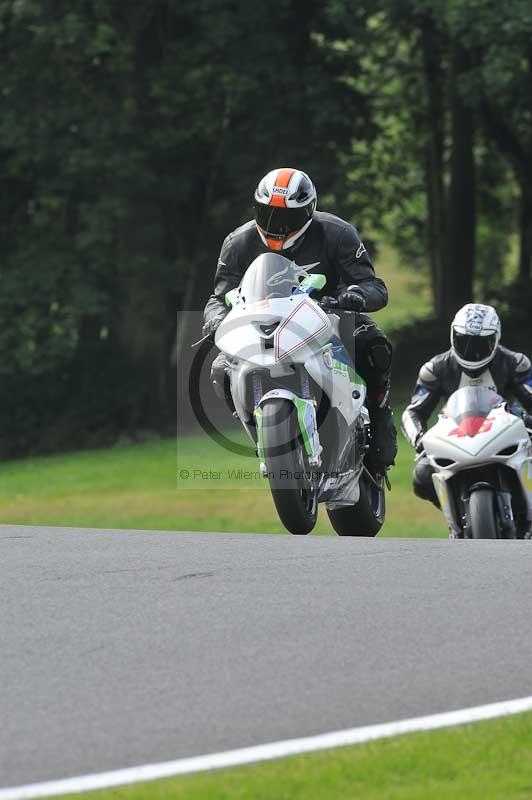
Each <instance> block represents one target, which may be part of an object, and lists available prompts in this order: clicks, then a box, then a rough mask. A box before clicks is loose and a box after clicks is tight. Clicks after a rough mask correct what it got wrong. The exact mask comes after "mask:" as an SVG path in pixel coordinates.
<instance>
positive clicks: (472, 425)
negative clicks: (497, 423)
mask: <svg viewBox="0 0 532 800" xmlns="http://www.w3.org/2000/svg"><path fill="white" fill-rule="evenodd" d="M493 423H494V420H493V419H490V418H489V417H466V419H463V420H462V422H461V423H460V424H459V426H458V427H457V428H454V430H452V431H449V436H457V437H458V438H462V437H464V436H471V437H473V436H476V435H477V433H487V432H488V431H490V430H491V429H492V427H493Z"/></svg>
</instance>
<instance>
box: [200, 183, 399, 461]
mask: <svg viewBox="0 0 532 800" xmlns="http://www.w3.org/2000/svg"><path fill="white" fill-rule="evenodd" d="M316 203H317V194H316V189H315V187H314V185H313V183H312V181H311V180H310V178H309V176H308V175H307V174H306V173H305V172H302V171H301V170H297V169H291V168H281V169H274V170H272V171H271V172H268V174H267V175H265V176H264V178H262V180H261V181H260V182H259V184H258V186H257V188H256V190H255V196H254V211H255V214H254V219H252V220H250V221H249V222H246V223H245V224H244V225H242V226H240V227H239V228H237V229H236V230H234V231H233V232H232V233H230V234H229V236H227V238H226V239H225V241H224V243H223V245H222V249H221V252H220V257H219V259H218V267H217V270H216V275H215V279H214V292H213V294H212V295H211V296H210V298H209V300H208V302H207V305H206V306H205V311H204V321H205V324H204V326H203V335H204V336H210V337H211V338H214V334H215V332H216V329H217V328H218V326H219V324H220V323H221V321H222V320H223V318H224V317H225V315H226V314H227V313H228V311H229V309H228V308H227V306H226V305H225V294H226V292H228V291H230V290H231V289H234V288H235V287H237V286H238V285H239V283H240V281H241V279H242V276H243V275H244V272H245V271H246V269H247V267H248V266H249V265H250V264H251V262H252V261H254V259H255V258H257V256H259V255H261V254H262V253H267V252H268V251H273V252H278V253H281V254H282V255H284V256H286V257H288V258H289V259H291V260H293V261H295V262H296V263H297V264H298V265H299V266H302V267H303V266H304V267H305V270H306V271H307V272H313V271H317V272H320V273H323V274H324V275H325V276H326V279H327V283H326V290H327V294H328V295H333V296H334V298H335V299H336V300H337V301H338V307H339V308H340V309H346V310H350V311H356V312H359V313H357V314H350V315H340V316H341V322H340V336H341V338H342V341H343V342H344V344H345V346H346V348H347V350H348V351H349V354H350V355H351V357H352V358H353V360H354V362H355V364H356V365H357V371H358V372H359V373H360V375H361V376H362V377H363V378H364V380H365V381H366V384H367V390H368V394H367V404H368V411H369V414H370V422H371V439H372V444H371V448H370V452H369V454H368V455H369V463H370V465H371V467H372V468H373V469H374V471H375V472H376V473H379V474H383V473H384V472H385V471H386V469H387V468H388V467H390V466H391V465H393V463H394V459H395V455H396V452H397V435H396V431H395V426H394V423H393V415H392V411H391V408H390V405H389V402H388V396H389V391H390V375H391V361H392V349H391V345H390V343H389V342H388V340H387V338H386V336H385V335H384V333H383V332H382V331H381V330H380V328H378V326H377V325H376V324H375V323H374V322H373V320H372V319H371V318H370V317H369V316H367V315H366V314H365V313H362V312H364V311H378V310H379V309H381V308H383V307H384V306H385V305H386V304H387V302H388V292H387V289H386V286H385V284H384V282H383V281H382V280H381V279H380V278H377V277H376V275H375V270H374V269H373V265H372V263H371V261H370V258H369V256H368V253H367V250H366V248H365V246H364V244H363V243H362V242H361V240H360V239H359V236H358V233H357V231H356V230H355V228H354V227H353V226H352V225H350V224H349V223H348V222H345V221H344V220H343V219H340V218H339V217H336V216H334V215H333V214H328V213H325V212H323V211H316ZM318 297H323V293H321V294H320V293H318ZM225 367H226V361H225V356H224V354H223V353H220V354H219V355H218V356H217V357H216V359H215V360H214V362H213V366H212V372H211V378H212V381H213V384H214V388H215V391H216V393H217V395H218V396H219V397H220V398H226V399H229V397H230V395H228V391H229V390H228V386H227V382H226V372H225Z"/></svg>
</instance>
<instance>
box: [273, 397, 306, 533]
mask: <svg viewBox="0 0 532 800" xmlns="http://www.w3.org/2000/svg"><path fill="white" fill-rule="evenodd" d="M262 433H263V441H264V459H265V462H266V469H267V471H268V480H269V482H270V489H271V493H272V497H273V502H274V503H275V508H276V509H277V513H278V514H279V518H280V520H281V522H282V523H283V525H284V526H285V528H286V529H287V530H289V531H290V533H294V534H297V535H304V534H307V533H310V531H311V530H312V529H313V528H314V526H315V524H316V519H317V516H318V481H317V480H316V474H315V473H316V468H313V469H310V468H309V466H308V459H307V455H306V451H305V448H304V445H303V441H302V439H301V433H300V431H299V426H298V422H297V414H296V410H295V408H294V405H293V403H291V402H290V401H289V400H268V401H266V402H265V403H264V406H263V408H262ZM309 473H310V475H309Z"/></svg>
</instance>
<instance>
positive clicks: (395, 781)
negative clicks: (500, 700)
mask: <svg viewBox="0 0 532 800" xmlns="http://www.w3.org/2000/svg"><path fill="white" fill-rule="evenodd" d="M75 797H79V795H72V796H70V797H69V798H68V800H75ZM84 797H87V798H89V797H90V798H91V800H273V798H275V800H336V799H337V798H338V800H340V799H341V800H350V799H351V798H353V800H354V799H355V798H356V799H357V800H360V799H361V798H363V800H429V799H430V800H525V799H526V798H528V799H530V798H532V714H522V715H519V716H516V717H506V718H501V719H497V720H493V721H490V722H485V723H476V724H474V725H465V726H463V727H460V728H451V729H448V730H441V731H433V732H431V733H420V734H411V735H408V736H399V737H396V738H394V739H386V740H381V741H377V742H372V743H368V744H366V745H356V746H353V747H345V748H339V749H337V750H329V751H324V752H321V753H314V754H312V755H305V756H294V757H291V758H286V759H281V760H279V761H271V762H265V763H262V764H255V765H250V766H246V767H237V768H234V769H229V770H223V771H220V772H209V773H202V774H198V775H190V776H184V777H180V778H173V779H167V780H164V781H158V782H154V783H144V784H138V785H134V786H129V787H122V788H118V789H117V788H115V789H112V790H104V791H99V792H92V793H90V794H88V795H84Z"/></svg>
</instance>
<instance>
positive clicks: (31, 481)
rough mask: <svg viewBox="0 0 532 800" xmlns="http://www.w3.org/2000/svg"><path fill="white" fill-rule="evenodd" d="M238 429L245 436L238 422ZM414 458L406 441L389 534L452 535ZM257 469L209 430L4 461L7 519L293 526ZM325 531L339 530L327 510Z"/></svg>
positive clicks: (2, 500) (2, 493)
mask: <svg viewBox="0 0 532 800" xmlns="http://www.w3.org/2000/svg"><path fill="white" fill-rule="evenodd" d="M231 436H232V438H234V440H235V441H237V442H239V443H245V442H246V439H245V436H244V435H243V434H242V432H241V430H240V429H239V426H238V425H237V424H236V423H235V425H234V428H233V430H232V431H231ZM412 465H413V458H412V451H411V449H410V448H409V447H408V445H407V444H406V442H404V441H403V440H401V442H400V453H399V458H398V466H397V467H396V468H395V469H394V470H393V472H392V473H391V479H392V485H393V489H392V492H391V493H390V494H389V495H388V517H387V522H386V525H385V527H384V529H383V531H382V535H385V536H423V537H427V536H429V537H441V536H446V535H447V532H446V528H445V525H444V523H443V518H442V517H441V515H440V514H439V513H438V512H437V511H436V510H435V509H434V508H432V506H430V505H429V504H428V503H424V502H422V501H421V500H418V499H417V498H415V497H414V495H413V494H412V490H411V471H412ZM257 469H258V462H257V460H256V458H255V457H253V458H245V457H242V456H238V455H235V454H233V453H230V452H228V451H227V450H225V449H224V448H223V447H221V446H220V445H219V444H217V443H215V442H213V441H212V440H211V439H209V438H208V437H207V436H189V437H182V438H180V439H178V440H177V443H176V441H175V440H163V441H159V442H151V443H146V444H139V445H131V446H129V445H128V446H121V447H114V448H110V449H107V450H93V451H85V452H80V453H70V454H66V455H56V456H49V457H39V458H28V459H23V460H19V461H11V462H5V463H3V464H1V465H0V520H1V522H3V523H12V524H27V525H67V526H70V525H72V526H82V527H84V526H86V527H108V528H145V529H151V530H157V529H159V530H191V531H195V530H198V531H209V530H213V531H249V532H257V533H285V530H284V528H283V527H282V526H281V524H280V522H279V521H278V519H277V515H276V512H275V508H274V505H273V502H272V499H271V495H270V492H269V488H268V484H267V481H265V480H264V479H262V478H260V477H259V476H258V474H257ZM239 470H242V471H243V474H242V475H240V477H238V476H239ZM182 471H183V472H182ZM181 473H182V475H183V476H185V475H186V474H187V473H188V477H180V474H181ZM246 473H247V474H246ZM316 533H318V534H331V533H332V529H331V526H330V524H329V520H328V518H327V515H326V513H325V512H324V511H320V518H319V521H318V524H317V526H316Z"/></svg>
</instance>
